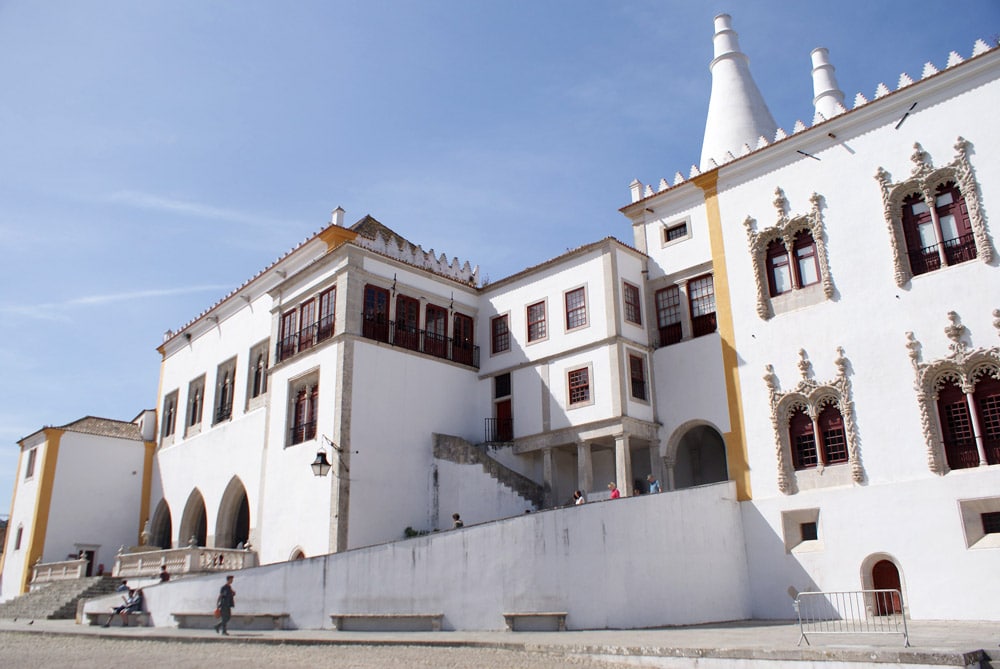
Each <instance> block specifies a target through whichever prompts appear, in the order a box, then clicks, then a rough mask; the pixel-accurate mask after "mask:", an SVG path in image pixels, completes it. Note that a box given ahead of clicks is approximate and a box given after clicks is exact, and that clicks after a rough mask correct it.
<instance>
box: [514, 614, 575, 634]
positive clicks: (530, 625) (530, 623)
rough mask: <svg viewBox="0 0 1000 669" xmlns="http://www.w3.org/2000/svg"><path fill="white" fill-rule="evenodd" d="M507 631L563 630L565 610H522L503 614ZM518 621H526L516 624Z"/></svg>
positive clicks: (564, 629) (564, 626) (564, 628)
mask: <svg viewBox="0 0 1000 669" xmlns="http://www.w3.org/2000/svg"><path fill="white" fill-rule="evenodd" d="M503 621H504V623H506V625H507V631H508V632H517V631H522V632H524V631H531V632H565V631H566V612H565V611H524V612H519V613H505V614H503ZM518 623H527V624H526V625H525V624H521V625H518Z"/></svg>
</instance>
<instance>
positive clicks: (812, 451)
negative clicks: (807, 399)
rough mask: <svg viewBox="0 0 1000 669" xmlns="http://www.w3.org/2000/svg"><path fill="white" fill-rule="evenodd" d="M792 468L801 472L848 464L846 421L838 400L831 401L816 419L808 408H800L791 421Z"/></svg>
mask: <svg viewBox="0 0 1000 669" xmlns="http://www.w3.org/2000/svg"><path fill="white" fill-rule="evenodd" d="M788 441H789V444H790V446H791V449H792V465H793V466H794V468H795V469H796V470H797V471H798V470H802V469H812V468H814V467H817V466H820V465H823V466H826V465H836V464H840V463H844V462H847V460H848V455H847V433H846V431H845V429H844V417H843V416H842V415H841V413H840V409H839V408H838V407H837V405H836V403H835V400H832V399H830V400H827V402H826V403H825V405H824V406H823V407H822V409H821V410H820V412H819V414H818V415H817V416H816V418H815V419H814V418H813V417H812V416H810V415H809V412H808V411H807V409H806V407H805V406H801V405H800V406H798V407H796V409H795V411H794V412H793V413H792V415H791V417H790V419H789V421H788Z"/></svg>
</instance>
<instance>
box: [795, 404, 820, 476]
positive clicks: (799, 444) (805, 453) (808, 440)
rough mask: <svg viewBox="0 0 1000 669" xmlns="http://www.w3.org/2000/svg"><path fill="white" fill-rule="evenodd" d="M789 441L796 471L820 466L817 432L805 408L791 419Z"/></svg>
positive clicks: (800, 409) (796, 412)
mask: <svg viewBox="0 0 1000 669" xmlns="http://www.w3.org/2000/svg"><path fill="white" fill-rule="evenodd" d="M788 439H789V443H790V444H791V447H792V466H794V467H795V469H796V470H799V471H801V470H803V469H813V468H814V467H816V466H817V465H818V464H819V450H818V449H817V447H816V432H815V429H814V428H813V421H812V417H810V416H809V412H808V411H806V410H805V408H802V407H800V408H798V409H796V410H795V412H794V413H793V414H792V416H791V418H790V419H789V421H788Z"/></svg>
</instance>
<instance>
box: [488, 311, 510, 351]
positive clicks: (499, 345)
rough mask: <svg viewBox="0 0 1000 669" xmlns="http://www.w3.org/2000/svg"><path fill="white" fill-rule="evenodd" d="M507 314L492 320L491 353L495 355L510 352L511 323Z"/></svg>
mask: <svg viewBox="0 0 1000 669" xmlns="http://www.w3.org/2000/svg"><path fill="white" fill-rule="evenodd" d="M508 319H509V317H508V315H507V314H504V315H503V316H494V317H493V318H492V319H490V351H491V352H493V353H494V354H496V353H503V352H504V351H509V350H510V321H509V320H508Z"/></svg>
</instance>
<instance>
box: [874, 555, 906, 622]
mask: <svg viewBox="0 0 1000 669" xmlns="http://www.w3.org/2000/svg"><path fill="white" fill-rule="evenodd" d="M872 588H874V589H875V590H899V591H900V592H902V590H903V589H902V587H901V585H900V582H899V570H898V569H896V565H894V564H893V563H892V562H890V561H889V560H880V561H878V562H876V563H875V566H874V567H872ZM902 612H903V602H901V601H900V599H899V595H897V594H896V593H887V592H880V593H876V595H875V615H877V616H888V615H892V614H893V613H902Z"/></svg>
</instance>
